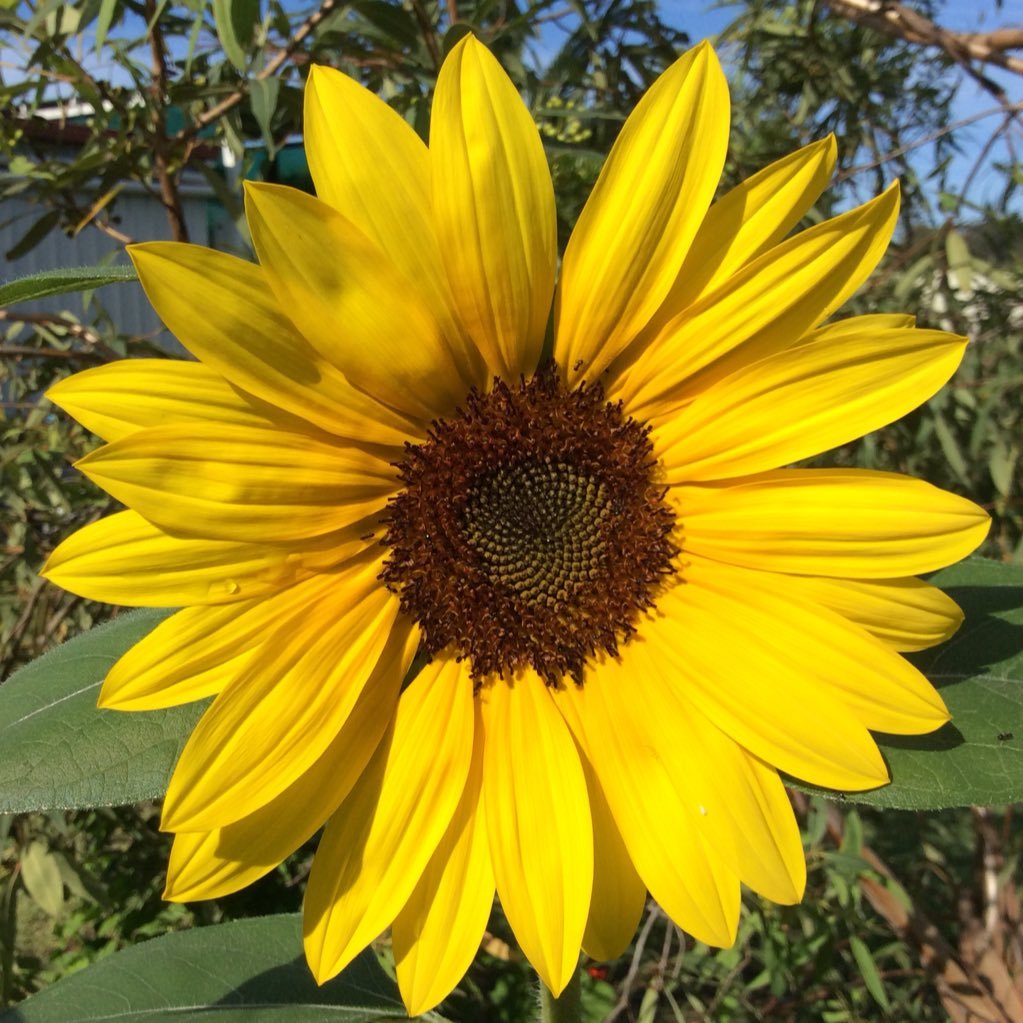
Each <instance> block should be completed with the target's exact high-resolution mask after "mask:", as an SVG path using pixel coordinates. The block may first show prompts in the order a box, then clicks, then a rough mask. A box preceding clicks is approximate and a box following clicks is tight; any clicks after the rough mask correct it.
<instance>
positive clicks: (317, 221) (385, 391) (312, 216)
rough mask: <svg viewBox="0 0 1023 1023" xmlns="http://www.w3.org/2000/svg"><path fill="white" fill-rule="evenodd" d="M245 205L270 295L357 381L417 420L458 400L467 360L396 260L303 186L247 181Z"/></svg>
mask: <svg viewBox="0 0 1023 1023" xmlns="http://www.w3.org/2000/svg"><path fill="white" fill-rule="evenodd" d="M245 212H246V217H247V219H248V223H249V228H250V229H251V231H252V241H253V244H254V245H255V248H256V253H257V254H258V256H259V262H260V265H261V266H262V267H263V270H264V271H265V273H266V277H267V281H268V282H269V284H270V287H271V288H273V291H274V294H275V295H276V296H277V301H278V302H280V304H281V307H282V308H283V309H284V310H285V311H286V312H287V315H288V316H289V318H290V319H291V321H292V322H293V323H294V324H295V326H296V327H298V329H299V330H300V331H301V332H302V335H303V337H305V339H306V340H307V341H308V342H309V344H310V345H312V347H313V348H314V349H315V350H316V351H317V352H319V354H320V355H321V356H322V357H323V358H324V359H326V360H328V361H329V362H330V363H331V364H332V365H333V366H335V367H336V368H337V369H339V370H341V372H342V373H343V374H344V376H345V377H346V378H347V379H348V380H350V381H351V382H352V383H353V384H355V386H356V387H358V388H360V389H361V390H363V391H365V392H366V393H367V394H370V395H372V396H373V397H374V398H376V399H377V400H378V401H381V402H384V403H386V404H388V405H390V406H392V407H393V408H396V409H398V410H399V411H401V412H403V413H404V414H405V415H407V416H409V417H411V418H413V419H414V420H415V419H417V420H419V421H420V422H429V421H430V420H432V419H434V418H435V417H436V416H444V415H448V414H450V412H451V411H452V410H453V409H454V408H455V407H456V406H457V405H458V404H459V403H460V402H461V401H463V400H464V398H465V395H466V393H467V392H468V390H469V388H470V387H471V386H472V384H473V383H474V380H473V379H472V373H471V371H470V367H467V366H463V365H461V364H460V363H459V360H458V359H457V358H456V357H455V356H454V355H453V353H452V352H451V350H450V349H449V348H448V347H447V344H446V341H445V338H444V336H443V334H442V332H441V330H440V327H439V326H438V324H437V321H436V319H434V317H433V316H432V315H431V313H430V310H429V308H428V307H427V306H426V304H425V303H424V302H423V301H422V299H420V298H419V296H418V295H417V294H416V291H415V289H414V288H410V287H409V285H408V282H407V280H406V279H405V278H404V277H403V275H402V274H401V273H400V272H399V270H398V269H397V267H396V266H395V265H394V263H393V262H391V260H390V259H389V258H388V257H387V255H386V254H385V253H384V251H383V250H382V249H381V248H380V247H379V246H378V245H376V244H374V243H373V242H372V241H371V240H370V239H369V238H367V237H366V235H364V234H363V233H362V232H361V231H360V230H359V229H358V228H357V227H355V225H354V224H352V223H351V221H349V220H347V219H346V218H345V217H343V216H342V215H341V214H340V213H338V212H337V211H336V210H335V209H333V207H331V206H328V205H327V204H326V203H324V202H320V201H319V200H318V199H314V198H313V197H312V196H311V195H306V194H305V193H304V192H299V191H297V190H296V189H293V188H285V187H283V186H281V185H267V184H253V183H251V182H246V189H245ZM463 374H464V375H463Z"/></svg>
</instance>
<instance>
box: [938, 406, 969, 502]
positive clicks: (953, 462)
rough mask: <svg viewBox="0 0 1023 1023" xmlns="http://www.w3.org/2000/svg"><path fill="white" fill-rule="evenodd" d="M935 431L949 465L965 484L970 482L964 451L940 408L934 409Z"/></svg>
mask: <svg viewBox="0 0 1023 1023" xmlns="http://www.w3.org/2000/svg"><path fill="white" fill-rule="evenodd" d="M933 411H934V433H935V435H936V436H937V438H938V443H939V444H940V445H941V451H942V454H944V456H945V458H946V459H947V460H948V464H949V467H950V468H951V469H952V471H953V472H954V473H955V474H956V476H958V477H959V479H960V481H961V482H962V483H964V484H969V481H970V472H969V470H968V469H967V467H966V461H965V459H964V458H963V453H962V452H961V451H960V450H959V444H958V442H957V441H956V439H955V437H954V436H953V434H952V430H951V429H950V428H949V425H948V423H947V422H946V421H945V417H944V415H943V414H942V413H941V411H940V410H939V409H934V410H933Z"/></svg>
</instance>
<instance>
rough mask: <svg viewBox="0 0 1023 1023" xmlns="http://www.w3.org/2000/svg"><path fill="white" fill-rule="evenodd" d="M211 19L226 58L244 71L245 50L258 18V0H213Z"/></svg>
mask: <svg viewBox="0 0 1023 1023" xmlns="http://www.w3.org/2000/svg"><path fill="white" fill-rule="evenodd" d="M213 20H214V22H215V23H216V26H217V38H219V39H220V45H221V46H222V47H223V48H224V53H225V54H226V55H227V59H228V60H229V61H230V62H231V63H232V64H234V66H235V67H236V68H237V69H238V70H239V71H242V72H244V71H245V70H246V68H247V66H248V60H247V57H246V53H245V51H246V48H247V47H248V45H249V44H250V43H251V42H252V33H253V32H254V31H255V27H256V22H257V21H258V20H259V0H213Z"/></svg>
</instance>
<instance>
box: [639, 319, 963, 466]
mask: <svg viewBox="0 0 1023 1023" xmlns="http://www.w3.org/2000/svg"><path fill="white" fill-rule="evenodd" d="M966 341H967V339H966V338H964V337H956V335H954V334H946V333H945V332H944V331H941V330H886V331H879V332H877V333H871V334H866V335H858V336H854V337H847V338H843V339H841V340H836V339H834V338H824V339H821V340H818V341H815V342H813V343H811V344H806V345H801V346H799V347H797V348H792V349H789V350H787V351H784V352H781V353H779V354H777V355H774V356H771V357H770V358H767V359H763V360H762V361H760V362H755V363H753V364H752V365H750V366H747V367H745V368H743V369H740V370H739V371H738V372H736V373H733V374H732V375H731V376H730V377H727V378H726V379H724V380H720V381H718V382H717V383H716V384H715V385H714V386H713V387H712V388H710V389H709V390H707V391H705V392H704V393H702V394H700V395H698V396H697V397H696V399H695V401H693V402H692V403H691V404H690V405H688V406H687V407H686V408H685V409H683V410H682V411H680V412H677V413H675V414H673V415H671V416H670V417H667V418H666V419H665V421H664V422H663V423H661V424H659V425H658V427H657V429H656V430H655V431H654V435H653V441H654V454H655V455H656V456H657V457H658V458H660V459H661V460H662V462H663V464H664V467H665V469H666V474H665V478H666V479H667V481H668V482H669V483H681V482H684V481H686V480H713V479H727V478H730V477H734V476H744V475H749V474H752V473H756V472H762V471H763V470H765V469H773V468H776V467H777V466H779V465H787V464H789V463H791V462H798V461H799V460H800V459H802V458H807V457H808V456H810V455H815V454H818V453H819V452H822V451H827V450H829V449H831V448H834V447H837V446H838V445H839V444H844V443H846V442H847V441H850V440H854V439H855V438H857V437H862V436H863V435H864V434H866V433H869V432H870V431H871V430H876V429H878V428H879V427H882V426H886V425H887V424H888V423H891V422H894V421H895V420H896V419H899V418H901V417H902V416H904V415H905V414H906V413H907V412H910V411H912V410H913V409H914V408H916V407H917V406H918V405H920V404H922V403H923V402H924V401H926V400H927V399H928V398H930V397H931V395H932V394H934V393H935V392H936V391H937V390H938V388H940V387H941V386H942V385H943V384H944V383H945V382H946V381H947V380H948V378H949V377H950V376H951V375H952V374H953V373H954V372H955V370H956V367H957V366H958V365H959V363H960V361H961V360H962V357H963V353H964V352H965V351H966Z"/></svg>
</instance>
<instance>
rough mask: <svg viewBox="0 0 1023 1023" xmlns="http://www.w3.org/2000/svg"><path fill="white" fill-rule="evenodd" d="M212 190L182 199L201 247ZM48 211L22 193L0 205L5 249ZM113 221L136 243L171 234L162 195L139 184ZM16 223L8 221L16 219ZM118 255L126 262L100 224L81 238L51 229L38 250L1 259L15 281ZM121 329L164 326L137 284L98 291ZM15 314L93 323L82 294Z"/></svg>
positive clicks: (191, 190)
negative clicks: (58, 315)
mask: <svg viewBox="0 0 1023 1023" xmlns="http://www.w3.org/2000/svg"><path fill="white" fill-rule="evenodd" d="M211 198H212V193H211V192H209V191H208V190H207V189H206V188H205V187H199V188H196V187H186V188H185V189H183V193H182V197H181V201H182V206H183V208H184V212H185V221H186V223H187V225H188V231H189V238H190V240H191V241H194V242H197V243H199V244H200V245H209V244H210V243H211V242H212V241H213V239H212V237H211V222H212V218H211V216H210V213H211V210H210V203H211ZM44 212H45V209H43V208H41V207H39V206H37V205H34V204H32V203H29V202H28V201H27V200H25V199H21V198H18V197H15V198H11V199H6V200H4V202H2V203H0V224H2V226H0V253H5V252H7V251H8V250H9V249H11V248H12V247H13V246H14V245H15V244H16V243H17V242H18V240H19V239H20V238H21V237H22V236H23V235H24V233H25V231H27V230H28V228H29V227H30V226H31V224H32V223H33V222H34V221H35V220H37V219H38V218H39V217H40V216H41V215H42V214H43V213H44ZM113 213H114V217H113V220H114V225H115V226H116V227H117V229H118V230H119V231H122V232H123V233H124V234H126V235H128V236H129V237H131V238H133V239H134V240H136V241H154V240H157V239H167V238H169V237H170V228H169V226H168V223H167V215H166V213H165V212H164V209H163V206H162V205H161V204H160V201H159V199H157V198H155V197H154V196H152V195H149V194H148V193H146V192H144V191H143V190H142V189H141V188H139V187H138V186H131V185H129V186H127V187H126V188H125V189H124V190H123V191H122V192H121V193H120V194H119V195H118V197H117V200H116V205H115V206H114V207H113ZM12 220H13V222H11V223H4V222H6V221H12ZM112 253H113V254H117V261H118V262H127V257H126V256H125V255H124V253H123V249H122V246H121V245H120V244H119V243H118V242H116V241H114V239H112V238H110V237H108V236H107V235H105V234H104V233H103V232H102V231H100V230H99V229H97V228H95V227H91V226H88V227H85V228H83V229H82V230H81V231H80V232H79V233H78V235H77V236H76V237H74V238H68V237H67V236H66V235H65V234H64V233H63V232H62V231H51V232H50V234H49V235H48V236H47V237H46V238H45V239H43V241H41V242H40V243H39V244H38V245H37V246H36V247H35V248H34V249H32V250H31V251H30V252H27V253H25V255H23V256H21V257H20V258H18V259H14V260H8V259H4V260H3V261H2V264H0V265H2V269H0V278H2V279H4V280H10V279H11V278H14V277H23V276H25V275H27V274H32V273H38V272H39V271H40V270H52V269H55V268H58V267H71V266H95V265H97V264H98V263H101V262H103V261H104V259H106V258H109V257H110V255H111V254H112ZM95 300H96V301H99V302H100V303H101V304H102V305H103V308H104V309H106V311H107V312H108V313H109V315H110V317H111V319H112V320H113V322H114V323H115V324H116V326H117V329H118V331H119V332H120V333H123V334H149V333H159V332H160V331H161V330H162V326H161V324H160V322H159V320H158V319H157V318H156V315H155V314H154V313H153V311H152V309H151V308H150V306H149V303H148V302H147V301H146V297H145V295H144V294H143V292H142V288H141V287H140V286H139V285H138V284H135V283H128V284H112V285H109V286H107V287H105V288H100V289H98V290H97V291H96V292H95ZM13 311H15V312H17V311H25V312H34V313H54V312H61V311H67V312H70V313H73V314H74V315H75V316H77V317H79V318H81V319H84V320H86V321H88V320H89V319H91V318H92V315H91V313H89V312H86V311H85V310H84V309H83V305H82V296H81V295H80V294H77V293H70V294H67V295H54V296H52V297H51V298H46V299H40V300H39V301H36V302H26V303H24V304H21V305H18V306H15V307H14V310H13Z"/></svg>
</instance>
